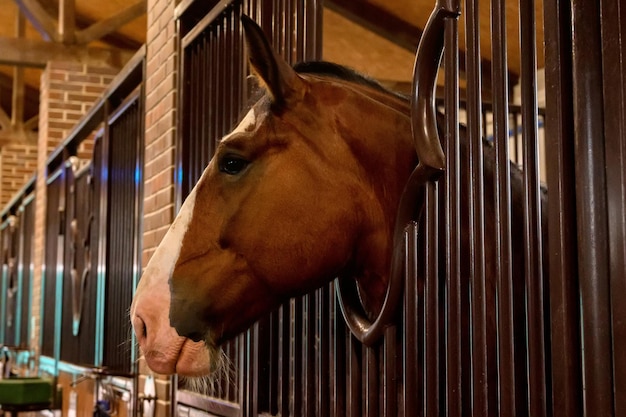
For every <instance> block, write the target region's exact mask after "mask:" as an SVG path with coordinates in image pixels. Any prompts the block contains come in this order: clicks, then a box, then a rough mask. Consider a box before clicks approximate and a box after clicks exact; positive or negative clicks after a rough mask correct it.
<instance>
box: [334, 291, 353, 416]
mask: <svg viewBox="0 0 626 417" xmlns="http://www.w3.org/2000/svg"><path fill="white" fill-rule="evenodd" d="M330 288H331V289H332V291H330V294H329V297H330V300H329V304H330V305H331V306H332V310H331V314H330V317H331V320H332V321H331V323H332V330H331V331H332V338H333V358H332V361H333V373H332V376H333V382H332V387H333V391H332V399H333V403H332V405H331V408H332V416H333V417H343V416H345V415H347V410H348V405H349V399H348V393H349V387H350V385H349V384H350V382H349V381H351V380H352V375H351V373H350V367H349V365H350V362H349V361H350V356H349V352H348V351H347V350H346V347H347V346H346V339H347V338H348V337H349V336H347V335H346V333H347V331H346V330H347V329H346V325H345V323H344V321H343V318H342V316H341V313H340V311H339V306H338V304H337V303H338V301H337V296H336V289H335V284H334V283H331V284H330ZM346 364H348V366H346Z"/></svg>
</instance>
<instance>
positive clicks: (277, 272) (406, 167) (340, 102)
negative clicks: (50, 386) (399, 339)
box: [131, 17, 417, 375]
mask: <svg viewBox="0 0 626 417" xmlns="http://www.w3.org/2000/svg"><path fill="white" fill-rule="evenodd" d="M243 25H244V32H245V37H246V43H247V46H248V54H249V61H250V65H251V68H252V70H253V72H254V73H255V74H256V76H257V78H258V80H259V82H260V84H261V85H262V86H263V87H264V88H265V94H264V96H263V97H262V98H261V99H260V100H259V101H258V102H257V103H256V104H255V105H254V106H253V107H252V108H251V109H250V111H249V112H248V113H247V115H246V116H245V117H244V118H243V120H242V121H241V123H240V124H239V126H238V127H237V128H236V129H235V130H234V131H233V132H231V133H230V134H228V135H227V136H225V137H224V138H223V139H222V140H221V141H220V143H219V144H218V146H217V149H216V152H215V155H214V156H213V158H212V159H211V161H210V163H209V165H208V166H207V167H206V169H205V171H204V173H203V174H202V176H201V178H200V180H199V181H198V183H197V184H196V186H195V187H194V189H193V190H192V191H191V193H190V194H189V196H188V197H187V199H186V200H185V202H184V204H183V205H182V207H181V209H180V212H179V213H178V215H177V217H176V219H175V220H174V222H173V223H172V225H171V227H170V229H169V231H168V232H167V234H166V235H165V237H164V238H163V240H162V242H161V244H160V245H159V247H158V248H157V249H156V251H155V253H154V255H153V256H152V258H151V260H150V262H149V263H148V265H147V267H146V268H145V271H144V274H143V276H142V278H141V280H140V282H139V286H138V287H137V291H136V294H135V297H134V300H133V304H132V307H131V320H132V324H133V327H134V331H135V333H136V335H137V338H138V341H139V344H140V347H141V349H142V351H143V353H144V355H145V358H146V360H147V363H148V365H149V366H150V368H152V369H153V370H154V371H156V372H160V373H174V372H177V373H179V374H187V375H202V374H207V373H209V372H210V370H211V364H212V363H213V362H214V359H215V358H214V357H213V356H214V352H215V349H216V348H217V347H218V346H219V345H220V344H221V343H222V342H224V341H226V340H228V339H229V338H232V337H233V336H235V335H237V334H238V333H240V332H242V331H243V330H245V329H246V328H248V327H249V326H250V325H251V324H253V323H254V322H255V321H256V320H257V319H258V318H260V317H261V316H262V315H264V314H266V313H268V312H269V311H271V310H273V309H275V308H276V307H277V306H279V305H280V303H281V302H283V301H285V300H287V299H288V298H290V297H293V296H296V295H301V294H304V293H307V292H309V291H311V290H313V289H315V288H318V287H320V286H322V285H324V284H325V283H327V282H329V281H330V280H332V279H333V278H335V277H338V276H341V277H345V278H346V279H355V280H357V281H358V282H359V286H360V289H361V297H362V298H363V302H364V305H365V306H366V307H367V310H368V312H370V313H372V314H376V312H377V311H378V310H380V308H381V304H382V300H383V298H384V295H385V291H386V285H387V280H388V274H389V263H390V258H391V252H392V233H393V227H394V224H393V219H394V216H395V212H396V210H397V206H398V201H399V198H400V195H401V193H402V190H403V187H404V184H405V183H406V181H407V178H408V176H409V175H410V173H411V171H412V169H413V167H414V166H415V165H416V163H417V160H416V156H415V151H414V150H413V149H414V148H413V144H412V138H411V127H410V119H409V107H408V102H407V100H406V99H404V98H401V97H399V96H396V95H394V94H392V93H390V92H388V91H385V90H384V89H382V88H381V87H380V86H378V85H376V84H375V83H373V82H372V81H369V80H367V79H365V78H364V77H362V76H359V75H357V74H355V73H353V72H351V71H349V70H347V69H345V68H343V67H339V66H336V65H332V64H327V63H317V64H316V63H311V64H306V65H300V66H297V67H296V68H295V69H294V68H292V67H291V66H289V65H288V64H287V63H286V62H285V61H284V60H283V59H282V58H280V57H279V56H278V55H277V54H276V53H275V52H274V51H273V50H272V48H271V46H270V43H269V42H268V40H267V39H266V38H265V36H264V34H263V32H262V30H261V28H260V27H258V26H257V25H256V24H255V23H254V22H252V21H251V20H250V19H247V18H245V17H244V18H243Z"/></svg>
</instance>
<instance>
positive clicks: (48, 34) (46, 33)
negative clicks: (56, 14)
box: [15, 0, 58, 41]
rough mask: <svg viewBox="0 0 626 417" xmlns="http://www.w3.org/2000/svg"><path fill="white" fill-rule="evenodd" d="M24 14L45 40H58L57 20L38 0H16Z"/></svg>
mask: <svg viewBox="0 0 626 417" xmlns="http://www.w3.org/2000/svg"><path fill="white" fill-rule="evenodd" d="M15 3H16V4H17V6H18V7H19V8H20V10H21V11H22V13H24V16H26V18H27V19H28V21H29V22H30V24H31V25H33V27H34V28H35V29H36V30H37V32H39V34H40V35H41V37H42V38H43V40H45V41H56V40H58V33H57V32H58V30H57V22H56V21H55V20H54V19H53V18H52V17H51V16H50V15H49V14H48V12H46V10H45V9H44V8H43V7H42V6H41V4H40V3H39V2H38V1H37V0H15Z"/></svg>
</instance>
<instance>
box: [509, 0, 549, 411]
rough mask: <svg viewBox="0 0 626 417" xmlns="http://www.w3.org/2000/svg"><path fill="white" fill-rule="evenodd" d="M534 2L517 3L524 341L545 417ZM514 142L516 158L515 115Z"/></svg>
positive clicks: (534, 404)
mask: <svg viewBox="0 0 626 417" xmlns="http://www.w3.org/2000/svg"><path fill="white" fill-rule="evenodd" d="M534 16H535V2H534V0H520V43H521V57H522V60H521V99H522V103H521V107H522V111H521V114H522V123H521V129H522V142H523V146H524V148H523V152H522V157H523V161H524V163H523V165H524V259H525V270H524V271H525V282H526V289H527V296H526V315H527V322H526V329H527V331H526V335H527V336H526V337H527V352H528V359H527V363H528V370H527V374H528V403H529V404H528V408H529V413H530V415H532V416H538V417H540V416H545V415H546V413H547V398H546V388H547V387H546V365H545V362H546V357H545V338H544V317H545V314H544V293H543V289H544V282H543V262H542V261H543V260H542V248H543V241H542V231H541V196H540V187H539V149H538V148H539V144H538V138H537V91H536V90H537V89H536V87H537V74H536V68H537V58H536V56H537V52H536V50H535V48H536V47H535V45H536V36H535V32H536V28H535V17H534ZM514 117H515V137H516V143H515V148H516V154H517V149H518V145H517V138H518V136H519V133H518V131H517V115H515V116H514Z"/></svg>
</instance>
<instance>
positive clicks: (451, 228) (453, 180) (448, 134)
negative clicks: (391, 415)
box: [444, 19, 463, 417]
mask: <svg viewBox="0 0 626 417" xmlns="http://www.w3.org/2000/svg"><path fill="white" fill-rule="evenodd" d="M444 67H445V71H446V77H445V78H446V86H445V95H446V100H445V101H446V102H445V115H446V126H445V144H446V172H445V180H446V181H445V187H444V190H445V213H446V228H445V231H446V234H445V236H446V237H445V244H446V335H445V341H446V390H447V392H446V413H447V415H448V416H451V417H455V416H459V417H460V416H461V413H462V404H463V401H462V360H461V353H462V347H461V346H462V343H461V338H462V337H461V327H462V322H461V309H462V307H461V303H462V300H461V267H460V264H461V258H460V256H461V235H460V230H461V219H460V216H461V215H460V212H461V206H460V194H461V192H460V162H459V157H460V150H459V123H458V122H459V118H458V105H459V104H458V103H459V88H458V87H459V86H458V74H459V57H458V21H457V20H456V19H447V20H446V24H445V53H444Z"/></svg>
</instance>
